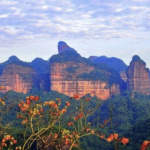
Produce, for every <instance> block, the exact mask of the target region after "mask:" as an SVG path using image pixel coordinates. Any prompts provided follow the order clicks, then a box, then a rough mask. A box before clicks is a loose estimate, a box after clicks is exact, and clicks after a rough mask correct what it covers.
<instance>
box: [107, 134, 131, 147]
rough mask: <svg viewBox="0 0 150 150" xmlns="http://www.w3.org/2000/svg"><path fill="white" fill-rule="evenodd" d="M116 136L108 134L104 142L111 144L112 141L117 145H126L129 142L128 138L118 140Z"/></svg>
mask: <svg viewBox="0 0 150 150" xmlns="http://www.w3.org/2000/svg"><path fill="white" fill-rule="evenodd" d="M118 137H119V136H118V134H117V133H112V134H110V135H109V136H108V137H107V138H106V140H107V141H108V142H112V141H114V140H115V141H116V142H117V143H122V144H123V145H126V144H127V143H128V142H129V139H128V138H125V137H122V138H118Z"/></svg>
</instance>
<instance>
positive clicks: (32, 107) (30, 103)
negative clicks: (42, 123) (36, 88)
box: [17, 96, 44, 124]
mask: <svg viewBox="0 0 150 150" xmlns="http://www.w3.org/2000/svg"><path fill="white" fill-rule="evenodd" d="M38 100H39V96H29V97H26V101H25V102H24V101H21V102H20V103H18V107H19V108H20V111H21V112H20V113H19V114H18V115H17V118H21V119H23V120H22V124H26V123H28V122H29V117H31V116H32V117H34V116H37V115H41V114H42V113H43V111H44V109H43V106H42V104H41V103H37V102H38Z"/></svg>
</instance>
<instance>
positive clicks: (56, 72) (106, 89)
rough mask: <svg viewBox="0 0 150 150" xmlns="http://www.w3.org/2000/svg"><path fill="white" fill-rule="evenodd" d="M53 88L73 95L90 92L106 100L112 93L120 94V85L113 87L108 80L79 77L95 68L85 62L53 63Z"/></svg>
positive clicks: (51, 75) (51, 76)
mask: <svg viewBox="0 0 150 150" xmlns="http://www.w3.org/2000/svg"><path fill="white" fill-rule="evenodd" d="M50 68H51V70H50V79H51V83H50V84H51V90H55V91H58V92H60V93H63V94H66V95H69V96H73V95H75V94H78V95H79V96H80V97H82V96H84V95H86V94H88V93H90V94H91V96H97V97H98V98H101V99H102V100H106V99H107V98H109V97H110V96H111V95H114V94H119V93H120V87H119V85H117V84H113V85H112V86H111V87H110V86H109V84H108V83H107V82H104V81H94V80H85V79H81V78H78V76H79V75H80V74H83V73H90V72H91V71H92V70H94V67H93V66H88V65H86V64H85V63H77V62H71V61H70V62H63V63H51V65H50Z"/></svg>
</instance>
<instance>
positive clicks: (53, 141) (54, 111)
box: [17, 95, 129, 150]
mask: <svg viewBox="0 0 150 150" xmlns="http://www.w3.org/2000/svg"><path fill="white" fill-rule="evenodd" d="M90 101H91V99H90V98H88V97H87V98H83V99H80V98H79V97H78V95H74V97H71V98H70V99H69V100H68V101H66V102H65V106H62V104H61V100H60V99H59V98H57V99H56V100H55V101H52V100H51V101H46V102H44V103H41V102H40V101H39V97H38V96H29V97H27V98H26V102H23V101H21V102H20V103H19V104H18V106H19V108H20V113H19V114H18V115H17V118H20V119H22V124H23V125H25V126H26V130H25V133H27V132H28V134H29V135H28V136H27V135H26V134H24V139H25V141H24V144H23V146H22V150H25V149H30V148H31V147H32V146H33V145H36V148H37V149H46V148H50V149H59V150H60V149H68V150H71V149H73V148H74V147H79V139H80V138H82V137H85V136H88V135H95V136H98V137H99V138H100V139H105V140H106V141H107V142H114V143H115V150H118V145H119V144H120V143H121V144H124V145H126V144H127V143H128V142H129V140H128V138H125V137H122V138H119V137H118V134H117V133H112V134H110V135H109V136H108V137H106V136H105V135H104V134H103V133H102V132H98V129H99V128H104V127H105V126H106V124H107V123H108V122H109V121H110V120H111V118H109V119H108V120H105V121H104V124H100V123H99V116H98V118H97V127H95V126H92V122H89V120H88V118H89V117H90V116H91V115H92V114H94V113H95V112H96V111H97V110H98V109H99V107H100V102H99V101H97V102H98V104H97V105H96V106H91V105H90Z"/></svg>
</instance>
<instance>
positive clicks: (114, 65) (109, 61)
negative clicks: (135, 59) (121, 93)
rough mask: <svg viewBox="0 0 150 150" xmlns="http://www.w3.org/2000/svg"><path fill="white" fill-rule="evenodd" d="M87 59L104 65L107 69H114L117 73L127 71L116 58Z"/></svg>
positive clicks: (94, 57) (95, 57)
mask: <svg viewBox="0 0 150 150" xmlns="http://www.w3.org/2000/svg"><path fill="white" fill-rule="evenodd" d="M89 59H90V60H91V61H92V62H94V63H96V64H98V65H101V64H102V63H105V64H106V65H108V66H109V67H111V68H113V69H115V70H116V71H118V72H122V71H125V70H126V69H127V65H126V64H125V63H124V62H123V61H122V60H121V59H119V58H116V57H110V58H108V57H106V56H100V57H97V56H90V57H89Z"/></svg>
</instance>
